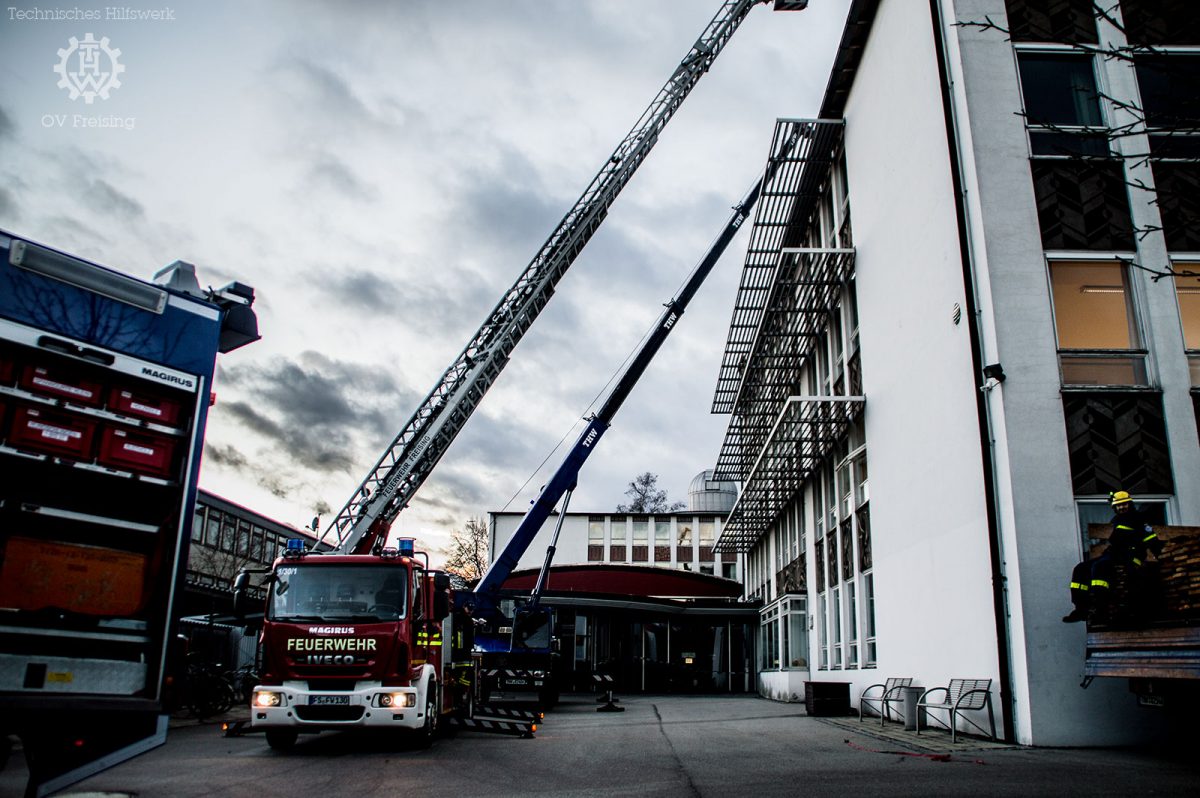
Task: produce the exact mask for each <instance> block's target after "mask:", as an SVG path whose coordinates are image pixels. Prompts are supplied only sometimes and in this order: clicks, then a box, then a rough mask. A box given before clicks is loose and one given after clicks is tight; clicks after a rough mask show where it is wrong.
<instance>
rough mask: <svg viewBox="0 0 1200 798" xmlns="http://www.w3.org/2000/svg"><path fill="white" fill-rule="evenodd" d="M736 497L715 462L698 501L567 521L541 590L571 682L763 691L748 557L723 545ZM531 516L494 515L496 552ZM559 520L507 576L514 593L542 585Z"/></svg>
mask: <svg viewBox="0 0 1200 798" xmlns="http://www.w3.org/2000/svg"><path fill="white" fill-rule="evenodd" d="M735 499H736V490H735V487H734V486H733V485H731V484H729V483H726V482H720V481H716V480H714V479H713V474H712V472H711V471H706V472H703V473H701V474H698V475H697V476H696V477H695V479H693V480H692V483H691V486H690V487H689V490H688V509H686V510H671V511H667V512H656V513H653V514H643V513H603V514H601V513H567V514H566V516H565V517H562V518H561V521H562V529H561V531H560V533H559V538H558V541H557V544H556V549H555V556H554V564H553V568H552V570H551V571H550V574H549V576H548V579H547V583H546V586H545V590H544V592H543V594H542V599H541V601H542V603H543V604H544V605H546V606H548V607H550V608H551V609H552V610H553V611H554V623H555V636H556V637H557V638H558V641H559V645H560V656H561V661H562V668H561V673H560V680H561V682H560V689H563V690H572V689H591V688H592V687H593V686H594V684H593V680H592V677H593V675H594V674H604V675H607V676H611V677H613V679H614V680H615V686H616V688H617V689H618V690H619V691H624V692H670V693H678V692H689V693H691V692H699V693H729V692H735V693H742V692H750V691H753V690H754V689H755V677H754V660H753V652H754V639H753V629H754V626H755V621H756V620H757V614H758V606H757V602H754V601H741V600H739V597H740V594H741V592H742V588H741V584H740V581H739V580H740V578H741V571H740V565H739V561H740V558H739V556H738V555H737V554H736V553H726V554H721V553H718V552H716V550H715V547H716V542H717V539H718V538H719V537H720V536H721V533H722V531H723V523H724V520H725V517H726V516H727V515H728V513H729V510H730V509H731V508H732V507H733V503H734V501H735ZM523 517H524V515H523V514H521V513H506V512H494V513H490V514H489V524H488V528H489V535H490V537H489V552H490V557H489V559H491V560H494V559H495V558H496V556H497V555H498V553H499V552H500V551H501V550H502V549H503V547H504V546H505V544H506V543H507V542H508V541H509V540H510V539H511V538H512V535H513V533H514V532H515V531H516V529H517V527H518V526H519V524H520V523H521V520H522V518H523ZM559 520H560V518H559V516H558V515H557V514H556V515H554V516H552V517H551V518H550V519H549V520H548V522H547V523H546V524H545V525H544V526H543V527H542V529H540V530H539V531H538V533H537V535H536V536H535V537H534V539H533V541H532V542H531V543H530V544H529V546H528V547H527V548H526V551H525V553H524V554H523V555H522V557H521V559H520V561H519V562H518V564H517V566H516V569H515V570H514V571H513V573H512V574H511V575H510V577H509V578H508V579H507V580H506V581H505V583H504V596H505V602H519V601H522V600H523V599H524V597H527V596H528V595H529V593H530V591H531V590H532V589H533V587H534V585H535V583H536V581H537V577H538V573H539V571H540V570H541V568H542V565H543V562H544V560H545V556H546V550H547V549H548V548H549V546H550V540H551V537H552V535H553V532H554V528H555V526H556V524H557V523H558V521H559ZM506 612H511V607H509V608H507V609H506Z"/></svg>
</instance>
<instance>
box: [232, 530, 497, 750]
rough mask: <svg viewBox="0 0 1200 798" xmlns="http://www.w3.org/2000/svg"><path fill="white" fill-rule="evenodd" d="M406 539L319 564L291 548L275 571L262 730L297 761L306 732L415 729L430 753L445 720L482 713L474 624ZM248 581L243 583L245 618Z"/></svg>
mask: <svg viewBox="0 0 1200 798" xmlns="http://www.w3.org/2000/svg"><path fill="white" fill-rule="evenodd" d="M428 562H429V560H428V556H427V555H426V554H425V553H424V552H417V551H415V547H414V541H413V540H412V539H411V538H404V539H401V540H400V541H399V545H398V546H397V547H396V548H385V547H382V546H380V547H375V548H374V549H373V550H372V551H370V552H366V553H361V554H319V553H312V552H308V551H306V550H305V544H304V541H303V540H301V539H294V540H291V541H289V543H288V547H287V550H286V551H285V552H284V554H283V556H282V557H281V558H280V559H279V560H278V561H277V562H276V563H275V566H274V568H273V569H272V571H271V577H270V591H269V598H268V599H267V607H266V612H265V613H264V617H263V628H262V635H261V641H262V666H261V679H260V684H259V685H258V686H257V687H256V688H255V690H254V693H253V696H252V698H251V706H250V713H251V714H250V720H251V726H252V728H261V729H264V730H265V731H266V736H267V743H268V744H269V745H270V746H271V747H272V748H275V749H278V750H286V749H288V748H290V747H291V746H292V745H294V744H295V742H296V739H297V737H298V735H299V733H300V732H301V731H305V732H314V731H320V730H321V729H339V728H346V727H348V726H349V727H364V728H368V729H377V730H383V729H391V730H406V731H408V732H409V733H410V734H413V735H415V736H417V738H418V739H419V741H420V742H421V743H422V744H424V745H428V744H429V743H430V742H431V741H432V740H433V738H434V736H435V735H436V734H437V732H438V727H439V724H440V722H441V718H442V717H443V716H444V715H446V714H448V713H450V712H454V711H456V710H458V711H459V714H461V715H465V716H470V714H471V713H472V700H473V695H472V686H473V684H474V680H473V678H472V672H473V670H474V668H475V664H474V662H473V660H472V656H471V647H472V637H471V629H472V625H471V623H470V619H469V618H468V617H466V616H464V615H463V614H462V613H461V612H459V613H452V612H451V609H452V608H451V600H452V597H451V589H450V588H451V586H450V575H449V574H447V573H444V572H441V571H434V570H431V569H430V568H429V565H428ZM250 577H251V573H250V572H245V573H244V574H242V575H239V577H238V583H237V584H235V592H234V598H235V602H236V603H237V605H238V610H239V611H243V612H244V609H245V602H246V598H245V596H246V587H247V585H248V583H249V580H250Z"/></svg>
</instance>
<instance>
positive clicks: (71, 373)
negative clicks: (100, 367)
mask: <svg viewBox="0 0 1200 798" xmlns="http://www.w3.org/2000/svg"><path fill="white" fill-rule="evenodd" d="M20 385H21V387H22V388H24V389H25V390H27V391H29V392H30V393H36V394H40V395H42V396H52V397H54V398H55V399H65V400H66V401H68V402H74V403H75V404H80V405H91V406H93V407H98V406H99V405H100V404H101V402H103V401H104V396H103V394H102V391H103V386H101V384H100V383H99V382H97V381H96V380H95V379H92V378H89V377H88V376H86V375H85V374H81V373H79V372H78V371H77V370H75V369H73V368H69V367H62V366H46V365H37V364H33V365H28V366H26V367H25V368H24V369H22V370H21V380H20Z"/></svg>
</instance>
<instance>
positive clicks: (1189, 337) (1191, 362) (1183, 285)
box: [1175, 263, 1200, 387]
mask: <svg viewBox="0 0 1200 798" xmlns="http://www.w3.org/2000/svg"><path fill="white" fill-rule="evenodd" d="M1197 266H1200V264H1195V263H1185V264H1176V269H1177V270H1180V271H1182V270H1184V269H1188V268H1191V269H1193V270H1195V269H1196V267H1197ZM1175 296H1176V297H1178V299H1179V320H1180V321H1181V322H1182V324H1183V346H1184V349H1186V350H1187V356H1188V366H1189V368H1190V369H1191V372H1192V385H1193V386H1196V387H1200V278H1197V277H1176V278H1175Z"/></svg>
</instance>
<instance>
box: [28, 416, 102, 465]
mask: <svg viewBox="0 0 1200 798" xmlns="http://www.w3.org/2000/svg"><path fill="white" fill-rule="evenodd" d="M95 434H96V423H95V422H94V421H90V420H88V419H86V418H84V417H82V416H76V415H68V414H66V413H58V412H55V411H52V410H43V409H41V408H34V407H26V406H24V405H18V406H17V408H16V410H15V412H14V413H13V420H12V425H11V427H10V432H9V436H8V440H9V444H10V445H11V446H15V447H17V448H23V449H30V450H33V451H37V452H43V453H45V454H52V455H66V456H67V457H71V458H74V459H76V460H80V461H89V460H91V459H92V451H93V443H94V439H95Z"/></svg>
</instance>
